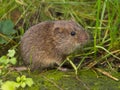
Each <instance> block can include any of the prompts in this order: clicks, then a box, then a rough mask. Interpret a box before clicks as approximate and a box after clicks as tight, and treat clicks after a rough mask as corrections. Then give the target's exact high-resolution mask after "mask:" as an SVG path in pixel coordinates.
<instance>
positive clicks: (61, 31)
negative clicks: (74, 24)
mask: <svg viewBox="0 0 120 90" xmlns="http://www.w3.org/2000/svg"><path fill="white" fill-rule="evenodd" d="M61 33H63V29H62V28H60V27H55V28H54V34H61Z"/></svg>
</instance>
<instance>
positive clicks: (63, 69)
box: [57, 67, 69, 72]
mask: <svg viewBox="0 0 120 90" xmlns="http://www.w3.org/2000/svg"><path fill="white" fill-rule="evenodd" d="M57 69H58V70H60V71H63V72H66V71H69V69H68V68H63V67H58V68H57Z"/></svg>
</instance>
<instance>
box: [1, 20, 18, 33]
mask: <svg viewBox="0 0 120 90" xmlns="http://www.w3.org/2000/svg"><path fill="white" fill-rule="evenodd" d="M13 27H14V24H13V22H12V21H11V20H5V21H1V22H0V32H1V33H3V34H5V35H12V34H14V33H15V32H16V31H15V30H14V29H13Z"/></svg>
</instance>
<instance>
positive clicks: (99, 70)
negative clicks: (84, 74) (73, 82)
mask: <svg viewBox="0 0 120 90" xmlns="http://www.w3.org/2000/svg"><path fill="white" fill-rule="evenodd" d="M94 69H95V70H97V71H98V72H100V73H102V74H103V75H105V76H107V77H109V78H111V79H113V80H115V81H119V79H118V78H116V77H113V76H112V75H111V74H110V73H108V72H106V71H103V70H101V69H99V68H94Z"/></svg>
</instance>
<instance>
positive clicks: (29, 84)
mask: <svg viewBox="0 0 120 90" xmlns="http://www.w3.org/2000/svg"><path fill="white" fill-rule="evenodd" d="M25 83H26V84H27V85H28V86H29V87H31V86H32V85H33V84H34V82H33V80H32V78H27V80H26V82H25Z"/></svg>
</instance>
